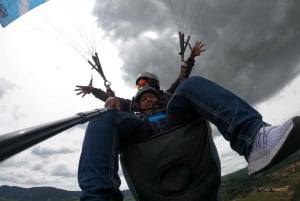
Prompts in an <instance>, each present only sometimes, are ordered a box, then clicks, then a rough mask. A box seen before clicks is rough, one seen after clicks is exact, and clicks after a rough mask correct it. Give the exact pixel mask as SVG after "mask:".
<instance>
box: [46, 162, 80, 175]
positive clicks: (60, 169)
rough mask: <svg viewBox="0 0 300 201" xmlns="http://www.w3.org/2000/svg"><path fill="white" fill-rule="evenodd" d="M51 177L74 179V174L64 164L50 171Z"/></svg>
mask: <svg viewBox="0 0 300 201" xmlns="http://www.w3.org/2000/svg"><path fill="white" fill-rule="evenodd" d="M51 175H52V176H62V177H76V172H72V171H71V170H69V168H68V167H67V166H66V165H64V164H59V165H56V166H55V167H54V169H53V170H52V171H51Z"/></svg>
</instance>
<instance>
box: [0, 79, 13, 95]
mask: <svg viewBox="0 0 300 201" xmlns="http://www.w3.org/2000/svg"><path fill="white" fill-rule="evenodd" d="M14 86H15V85H14V84H13V83H11V82H9V81H7V80H5V79H3V78H1V77H0V98H2V97H3V96H4V95H5V93H6V92H7V91H9V90H11V88H13V87H14Z"/></svg>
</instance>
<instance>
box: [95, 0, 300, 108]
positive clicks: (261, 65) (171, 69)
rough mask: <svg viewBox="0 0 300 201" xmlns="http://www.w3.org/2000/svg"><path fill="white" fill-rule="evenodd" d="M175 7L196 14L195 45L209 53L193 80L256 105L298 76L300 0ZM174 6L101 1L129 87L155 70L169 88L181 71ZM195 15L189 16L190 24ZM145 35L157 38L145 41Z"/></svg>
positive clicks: (101, 15)
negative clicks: (201, 78)
mask: <svg viewBox="0 0 300 201" xmlns="http://www.w3.org/2000/svg"><path fill="white" fill-rule="evenodd" d="M170 1H171V2H173V5H175V8H177V7H178V6H180V5H179V2H186V5H185V6H186V9H187V10H188V9H198V10H199V12H198V14H199V15H198V16H197V18H196V21H195V23H194V26H193V32H192V40H191V43H192V44H193V43H194V42H195V41H196V40H202V41H203V42H204V43H205V44H206V46H205V47H206V49H207V50H206V52H204V53H203V55H201V56H200V57H199V58H197V61H196V66H195V67H194V70H193V73H192V74H193V75H202V76H204V77H206V78H208V79H211V80H213V81H215V82H217V83H219V84H221V85H222V86H224V87H226V88H228V89H230V90H232V91H233V92H235V93H237V94H238V95H240V96H241V97H242V98H244V99H246V100H247V101H248V102H250V103H252V104H254V103H257V102H259V101H263V100H265V99H267V98H269V97H270V96H272V95H273V94H274V93H276V92H277V91H279V90H280V89H282V88H283V87H284V86H285V85H286V84H287V83H288V82H289V81H290V80H292V79H293V78H295V77H296V76H297V75H298V74H299V71H300V69H299V65H298V64H299V62H300V59H299V56H298V52H299V51H300V37H299V36H300V26H299V25H298V22H297V19H298V18H299V16H298V15H300V13H299V12H298V10H299V8H300V2H299V1H296V0H291V1H281V0H266V1H260V0H253V1H238V0H227V1H216V0H202V1H199V0H197V1H196V0H189V1H179V0H176V1H177V3H175V2H174V0H170ZM170 1H166V0H153V1H146V0H129V1H126V2H125V1H121V0H116V1H110V0H106V1H96V5H95V10H94V13H95V14H96V15H97V16H98V25H99V26H100V27H101V28H102V29H103V30H104V31H105V33H106V36H107V37H108V38H109V39H110V40H111V41H112V42H113V43H114V44H115V45H116V46H117V47H118V50H119V55H120V57H121V58H122V59H123V61H124V66H123V71H124V72H126V73H125V74H124V79H125V81H126V82H127V84H128V85H129V86H133V82H134V81H133V80H132V79H133V78H135V77H136V75H137V74H138V73H140V72H141V71H152V72H154V73H156V74H158V76H159V78H160V80H161V85H162V88H167V87H168V86H169V85H170V84H171V82H172V81H174V80H175V78H176V76H177V74H178V72H179V62H178V61H179V58H178V51H179V47H178V46H179V45H178V41H177V39H176V38H175V37H174V36H176V34H177V33H176V32H177V29H176V23H175V18H174V17H173V15H172V12H171V7H170V6H169V4H168V2H170ZM173 10H174V9H173ZM175 12H176V11H175ZM191 13H192V12H191V11H188V12H186V15H187V17H189V16H188V14H191ZM147 31H152V32H155V33H156V34H157V36H158V38H156V39H151V38H147V37H144V36H143V33H145V32H147ZM187 33H188V32H187ZM188 53H189V52H188V51H187V54H188ZM104 68H105V67H104Z"/></svg>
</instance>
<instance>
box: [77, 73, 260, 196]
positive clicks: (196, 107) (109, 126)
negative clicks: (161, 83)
mask: <svg viewBox="0 0 300 201" xmlns="http://www.w3.org/2000/svg"><path fill="white" fill-rule="evenodd" d="M186 111H193V112H195V113H196V115H198V116H199V117H202V118H203V119H206V120H208V121H210V122H211V123H213V124H215V125H216V127H217V128H218V129H219V131H220V132H221V134H222V135H223V136H224V138H225V139H227V140H228V141H229V142H230V145H231V147H232V149H234V150H235V151H236V152H238V153H239V154H240V155H243V156H245V158H246V159H247V157H248V156H249V153H250V151H251V148H252V144H253V141H254V138H255V134H256V133H257V132H258V129H260V128H261V127H262V126H263V125H264V124H265V123H264V122H263V121H262V117H261V115H260V114H259V113H258V112H257V111H256V110H255V109H253V108H252V107H251V106H250V105H248V104H247V103H246V102H245V101H243V100H242V99H240V98H239V97H237V96H236V95H234V94H233V93H231V92H230V91H228V90H226V89H224V88H222V87H221V86H219V85H217V84H216V83H214V82H211V81H209V80H207V79H205V78H202V77H199V76H197V77H196V76H195V77H191V78H188V79H186V80H185V81H184V82H182V83H181V84H180V86H179V87H178V88H177V89H176V91H175V92H174V94H173V96H172V97H171V99H170V101H169V103H168V106H167V114H168V116H170V117H171V116H176V115H177V116H181V114H182V113H184V112H186ZM170 119H172V118H170ZM142 124H143V120H142V119H140V118H138V117H136V116H135V115H133V114H130V113H125V112H117V111H113V110H110V111H107V112H105V113H104V114H103V115H101V116H99V117H97V118H95V119H94V120H91V121H90V122H89V124H88V127H87V130H86V133H85V138H84V142H83V147H82V153H81V156H80V161H79V168H78V181H79V185H80V188H81V189H82V195H81V201H87V200H88V201H111V200H114V201H115V200H117V201H119V200H120V201H121V200H122V194H121V192H120V190H119V186H120V183H121V182H120V178H119V176H118V152H119V143H120V142H122V140H125V139H126V138H127V137H128V136H129V135H130V134H131V133H132V132H133V130H134V129H135V128H136V127H137V126H139V125H142Z"/></svg>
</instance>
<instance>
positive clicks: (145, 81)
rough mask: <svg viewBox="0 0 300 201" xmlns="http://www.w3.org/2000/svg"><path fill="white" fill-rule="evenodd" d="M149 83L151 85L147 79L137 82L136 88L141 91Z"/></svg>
mask: <svg viewBox="0 0 300 201" xmlns="http://www.w3.org/2000/svg"><path fill="white" fill-rule="evenodd" d="M148 83H149V82H148V80H146V79H140V80H139V81H138V82H137V84H136V88H137V89H140V88H142V87H144V86H146V85H148Z"/></svg>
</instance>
